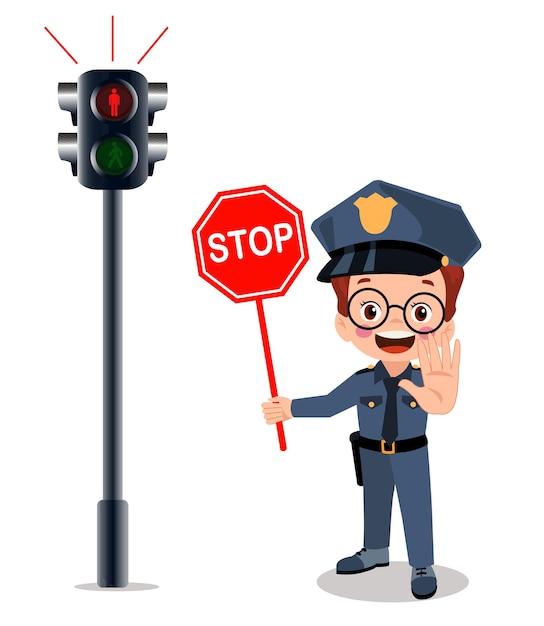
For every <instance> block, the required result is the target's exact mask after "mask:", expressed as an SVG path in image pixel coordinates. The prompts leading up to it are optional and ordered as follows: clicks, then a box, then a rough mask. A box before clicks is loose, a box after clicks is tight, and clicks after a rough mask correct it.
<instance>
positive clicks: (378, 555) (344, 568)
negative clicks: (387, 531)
mask: <svg viewBox="0 0 544 626" xmlns="http://www.w3.org/2000/svg"><path fill="white" fill-rule="evenodd" d="M388 565H389V548H379V549H378V550H372V549H369V548H363V549H362V550H359V552H356V553H355V554H354V555H353V556H348V557H346V558H345V559H341V560H340V561H338V563H337V564H336V573H337V574H360V573H361V572H367V571H368V570H369V569H374V568H375V567H387V566H388Z"/></svg>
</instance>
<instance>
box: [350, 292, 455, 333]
mask: <svg viewBox="0 0 544 626" xmlns="http://www.w3.org/2000/svg"><path fill="white" fill-rule="evenodd" d="M394 307H397V308H398V309H401V310H402V312H403V315H404V321H405V322H406V325H407V326H408V328H410V330H413V331H414V332H415V333H418V334H420V335H428V334H430V333H434V332H435V331H436V330H438V328H440V326H442V324H443V323H444V313H445V309H444V305H443V304H442V301H441V300H440V299H439V298H437V297H436V296H435V295H434V294H432V293H427V292H424V291H422V292H420V293H416V294H414V295H413V296H412V297H411V298H409V299H408V300H407V301H406V304H405V305H404V306H400V305H399V304H389V302H388V301H387V298H386V297H385V296H384V294H383V293H382V292H381V291H378V290H377V289H360V290H359V291H356V292H355V293H354V294H353V295H352V296H351V298H350V299H349V302H348V314H349V319H350V320H351V321H352V322H353V323H354V324H355V326H358V327H359V328H362V329H364V330H374V329H375V328H379V327H380V326H381V325H382V324H384V323H385V321H386V320H387V318H388V317H389V311H390V310H391V309H392V308H394Z"/></svg>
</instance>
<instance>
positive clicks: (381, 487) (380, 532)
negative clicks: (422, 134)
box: [262, 181, 480, 599]
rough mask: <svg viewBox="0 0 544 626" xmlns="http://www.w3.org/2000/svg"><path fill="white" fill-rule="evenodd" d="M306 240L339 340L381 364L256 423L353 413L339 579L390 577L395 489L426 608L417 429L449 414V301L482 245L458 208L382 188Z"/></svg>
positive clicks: (430, 581) (455, 372)
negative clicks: (321, 255) (330, 293)
mask: <svg viewBox="0 0 544 626" xmlns="http://www.w3.org/2000/svg"><path fill="white" fill-rule="evenodd" d="M312 230H313V231H314V233H315V235H316V236H317V238H318V239H319V241H320V243H321V244H322V245H323V247H324V248H325V250H326V251H327V252H328V254H329V255H330V257H331V258H330V261H329V262H328V263H327V264H326V265H325V267H324V268H323V269H322V270H321V272H320V273H319V275H318V277H317V279H318V280H319V281H322V282H331V283H332V286H333V288H334V290H335V292H336V296H337V300H338V307H337V308H338V313H337V315H336V330H337V332H338V334H339V335H340V337H341V338H342V339H344V341H350V342H352V343H353V344H354V345H355V347H356V348H358V349H359V350H360V351H361V352H363V353H364V354H366V355H368V356H370V357H371V358H373V359H376V360H377V363H376V364H375V365H374V366H371V367H368V368H366V369H363V370H360V371H359V372H356V373H355V374H353V375H352V376H351V377H350V378H348V379H347V380H346V381H344V382H343V383H342V384H341V385H339V386H338V387H337V388H336V389H334V390H333V391H331V392H330V393H329V394H327V395H323V396H315V397H311V398H299V399H295V400H290V399H288V398H284V397H280V396H278V397H275V398H271V399H270V401H269V402H265V403H263V405H262V406H263V413H264V417H265V419H266V421H267V423H268V424H275V423H277V422H280V421H284V420H287V419H290V418H291V417H330V416H332V415H335V414H336V413H340V412H341V411H344V410H345V409H348V408H350V407H353V406H356V407H357V412H358V419H359V430H358V432H356V433H354V434H353V435H352V437H351V440H352V443H353V445H354V458H355V461H356V470H357V472H358V482H359V484H364V522H365V523H364V547H363V548H362V550H360V551H359V552H357V553H355V554H354V555H353V556H349V557H347V558H344V559H341V560H340V561H339V562H338V563H337V566H336V572H337V573H338V574H357V573H359V572H366V571H368V570H371V569H373V568H375V567H385V566H387V565H389V538H390V525H391V507H392V500H393V491H394V489H395V487H396V489H397V495H398V499H399V504H400V510H401V514H402V519H403V525H404V530H405V536H406V545H407V551H408V561H409V563H410V565H411V566H412V576H411V589H412V593H413V595H414V596H415V597H416V598H419V599H423V598H430V597H431V596H433V595H434V594H435V593H436V589H437V581H436V575H435V573H434V571H433V567H432V566H433V564H434V556H433V534H432V510H431V489H430V479H429V459H428V453H427V437H426V435H425V428H426V424H427V414H428V413H434V414H444V413H448V412H449V411H450V410H451V409H452V408H453V406H454V404H455V400H456V396H457V387H458V380H459V360H460V344H459V341H458V340H457V339H456V340H455V343H454V347H453V350H451V349H450V341H451V340H452V338H453V334H454V323H453V315H454V313H455V301H456V298H457V294H458V292H459V289H460V287H461V283H462V280H463V266H464V265H465V263H466V262H467V261H468V260H469V259H470V258H471V257H472V256H473V255H474V254H475V253H476V251H477V250H478V249H479V248H480V241H479V240H478V237H477V236H476V234H475V232H474V230H473V229H472V227H471V225H470V224H469V222H468V220H467V218H466V217H465V215H464V213H463V211H462V209H461V207H460V206H459V205H456V204H452V203H450V202H445V201H443V200H439V199H437V198H432V197H429V196H426V195H423V194H420V193H417V192H414V191H410V190H408V189H404V188H402V187H397V186H395V185H391V184H388V183H384V182H382V181H374V182H372V183H370V184H369V185H367V186H366V187H364V188H363V189H361V190H360V191H358V192H357V193H355V194H354V195H352V196H351V197H349V198H347V199H346V200H345V201H344V202H342V203H340V204H339V205H338V206H336V207H335V208H333V209H332V210H330V211H328V212H327V213H325V214H324V215H322V216H321V217H320V218H318V219H317V220H316V221H315V222H314V223H313V224H312ZM412 360H418V361H419V365H417V364H412Z"/></svg>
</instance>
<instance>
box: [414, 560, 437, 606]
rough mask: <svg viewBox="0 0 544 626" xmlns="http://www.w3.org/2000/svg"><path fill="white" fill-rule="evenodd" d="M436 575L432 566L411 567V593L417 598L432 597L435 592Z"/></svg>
mask: <svg viewBox="0 0 544 626" xmlns="http://www.w3.org/2000/svg"><path fill="white" fill-rule="evenodd" d="M436 588H437V585H436V576H435V573H434V570H433V568H432V567H431V566H430V565H429V567H412V594H413V595H414V596H415V597H416V598H417V599H418V600H426V599H427V598H432V596H434V594H435V593H436Z"/></svg>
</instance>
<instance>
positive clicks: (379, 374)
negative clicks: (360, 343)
mask: <svg viewBox="0 0 544 626" xmlns="http://www.w3.org/2000/svg"><path fill="white" fill-rule="evenodd" d="M412 372H413V368H412V364H411V363H409V364H408V367H407V368H406V369H405V370H404V372H402V374H399V375H398V376H396V378H399V379H402V378H407V379H408V380H412ZM384 378H391V374H389V372H388V371H387V370H386V369H385V365H384V364H383V363H382V362H381V361H378V363H376V365H375V367H374V382H375V383H379V382H381V381H382V380H383V379H384Z"/></svg>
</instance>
